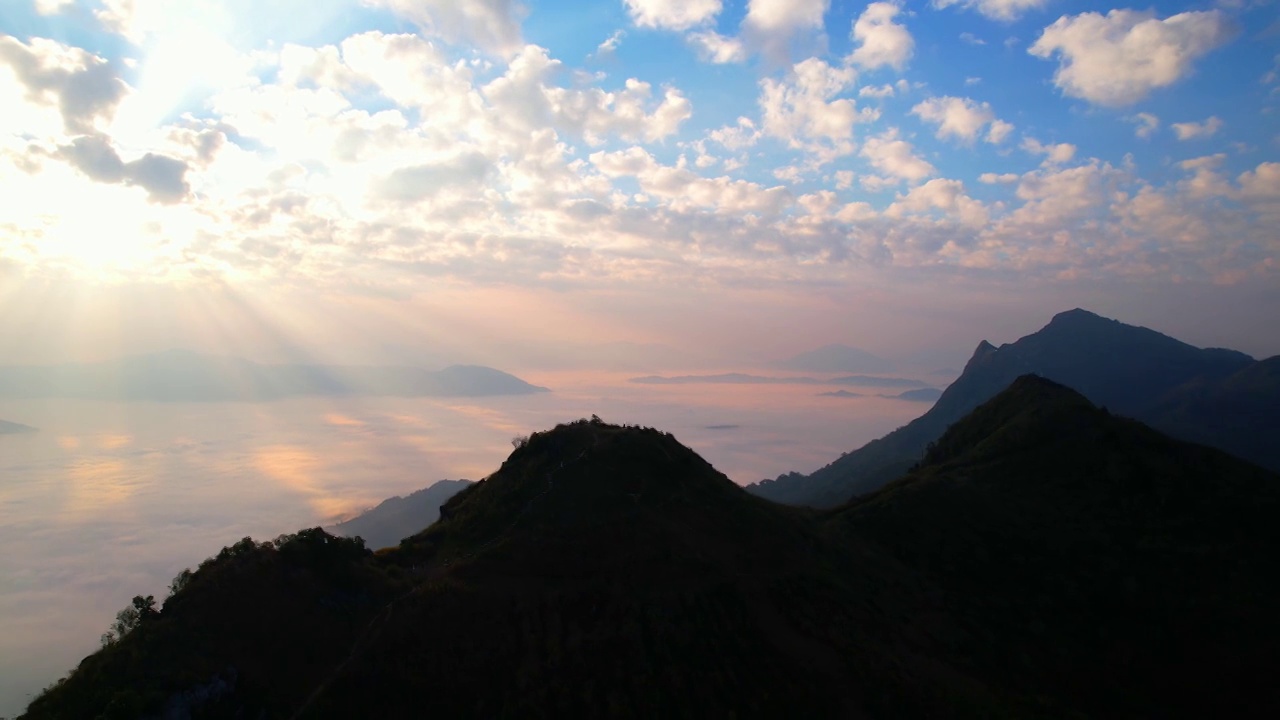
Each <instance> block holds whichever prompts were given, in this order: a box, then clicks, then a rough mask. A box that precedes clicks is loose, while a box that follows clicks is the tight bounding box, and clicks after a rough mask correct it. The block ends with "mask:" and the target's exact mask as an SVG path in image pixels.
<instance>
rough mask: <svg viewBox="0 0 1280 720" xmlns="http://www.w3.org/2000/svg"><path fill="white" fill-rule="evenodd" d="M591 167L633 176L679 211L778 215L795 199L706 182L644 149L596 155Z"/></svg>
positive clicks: (749, 186) (736, 183) (775, 190)
mask: <svg viewBox="0 0 1280 720" xmlns="http://www.w3.org/2000/svg"><path fill="white" fill-rule="evenodd" d="M589 159H590V160H591V164H592V165H594V166H595V167H596V168H597V169H599V170H600V172H601V173H603V174H604V175H605V176H607V177H610V178H617V177H624V176H630V177H634V178H636V180H637V181H638V182H639V183H640V188H641V190H642V191H643V192H644V193H645V194H647V195H649V196H652V197H655V198H659V199H661V200H663V201H665V202H666V203H667V204H668V205H669V206H670V207H672V208H674V209H676V210H687V209H690V208H706V209H710V210H712V211H714V212H716V213H719V214H727V215H732V214H735V213H744V212H748V213H762V214H765V215H776V214H777V213H779V212H781V211H782V209H783V208H785V207H786V206H788V205H790V204H791V203H792V202H793V201H794V198H793V196H792V195H791V192H790V191H789V190H787V189H786V188H785V187H782V186H776V187H771V188H766V187H764V186H761V185H758V184H756V183H753V182H747V181H745V180H733V179H730V178H727V177H718V178H704V177H702V176H701V175H698V174H696V173H694V172H692V171H690V170H688V169H687V168H682V167H679V166H677V167H671V166H669V165H662V164H661V163H659V162H658V161H657V160H656V159H654V157H653V155H651V154H649V152H648V151H647V150H645V149H643V148H639V147H631V148H628V149H626V150H620V151H617V152H594V153H591V155H590V157H589Z"/></svg>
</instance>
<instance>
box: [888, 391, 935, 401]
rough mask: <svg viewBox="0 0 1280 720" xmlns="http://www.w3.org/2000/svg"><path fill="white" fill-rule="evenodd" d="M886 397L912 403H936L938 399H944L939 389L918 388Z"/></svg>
mask: <svg viewBox="0 0 1280 720" xmlns="http://www.w3.org/2000/svg"><path fill="white" fill-rule="evenodd" d="M884 397H887V398H893V399H895V400H910V401H911V402H936V401H937V399H938V398H940V397H942V391H941V390H939V389H938V388H917V389H915V390H907V391H905V392H900V393H898V394H897V395H885V396H884Z"/></svg>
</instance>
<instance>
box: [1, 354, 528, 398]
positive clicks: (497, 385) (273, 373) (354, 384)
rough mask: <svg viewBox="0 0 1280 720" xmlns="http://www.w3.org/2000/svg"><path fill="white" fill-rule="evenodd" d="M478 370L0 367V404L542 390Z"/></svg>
mask: <svg viewBox="0 0 1280 720" xmlns="http://www.w3.org/2000/svg"><path fill="white" fill-rule="evenodd" d="M546 391H547V390H546V388H541V387H537V386H535V385H530V384H528V383H526V382H525V381H523V380H521V379H520V378H517V377H515V376H514V375H509V374H507V373H504V372H501V371H499V370H494V369H493V368H487V367H482V366H477V365H454V366H450V367H447V368H444V369H443V370H438V371H431V370H424V369H422V368H416V367H401V366H358V365H351V366H341V365H262V364H258V363H255V362H251V361H249V360H244V359H241V358H234V357H219V356H214V355H203V354H199V353H193V352H187V351H182V350H171V351H168V352H162V353H155V354H151V355H138V356H133V357H127V358H123V359H120V360H113V361H109V362H100V363H80V364H67V365H45V366H31V365H28V366H12V365H11V366H0V398H48V397H67V398H83V399H94V400H148V401H173V402H181V401H186V402H213V401H230V400H239V401H258V400H276V399H280V398H287V397H298V396H321V397H338V396H360V395H387V396H398V397H449V396H460V397H480V396H487V395H524V394H529V393H537V392H546Z"/></svg>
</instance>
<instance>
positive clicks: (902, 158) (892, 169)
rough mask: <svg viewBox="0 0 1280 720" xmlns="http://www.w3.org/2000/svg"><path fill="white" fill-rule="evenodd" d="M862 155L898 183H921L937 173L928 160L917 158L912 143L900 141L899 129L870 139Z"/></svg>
mask: <svg viewBox="0 0 1280 720" xmlns="http://www.w3.org/2000/svg"><path fill="white" fill-rule="evenodd" d="M861 154H862V156H863V157H865V158H866V159H867V160H868V161H870V163H871V166H872V167H874V168H875V169H876V170H878V171H880V172H882V173H885V174H886V175H888V176H890V177H892V178H895V179H896V180H897V181H902V180H907V181H910V182H919V181H920V180H923V179H925V178H927V177H929V176H930V175H933V174H934V173H935V172H937V171H936V170H935V169H934V167H933V165H930V164H929V162H928V161H927V160H924V159H923V158H920V157H917V156H916V154H915V149H914V148H913V147H911V143H909V142H907V141H906V140H900V139H898V131H897V129H891V130H889V131H887V132H885V133H883V134H881V135H880V136H878V137H873V138H868V139H867V141H866V142H865V143H863V145H862V153H861Z"/></svg>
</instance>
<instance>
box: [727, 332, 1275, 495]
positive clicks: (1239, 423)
mask: <svg viewBox="0 0 1280 720" xmlns="http://www.w3.org/2000/svg"><path fill="white" fill-rule="evenodd" d="M1270 362H1271V361H1268V363H1270ZM1255 365H1259V363H1257V362H1256V361H1254V360H1253V358H1251V357H1249V356H1248V355H1245V354H1243V353H1239V352H1236V351H1233V350H1222V349H1208V350H1202V349H1200V348H1197V347H1194V346H1191V345H1188V344H1186V343H1183V342H1180V341H1178V340H1175V339H1173V338H1171V337H1167V336H1165V335H1161V334H1160V333H1158V332H1155V331H1154V330H1149V329H1147V328H1142V327H1135V326H1132V325H1125V324H1123V323H1120V322H1117V321H1115V320H1109V319H1107V318H1103V317H1100V316H1098V315H1095V314H1093V313H1090V312H1087V311H1084V310H1079V309H1077V310H1071V311H1068V312H1064V313H1060V314H1058V315H1056V316H1055V317H1054V318H1053V320H1052V321H1050V323H1049V324H1048V325H1046V326H1045V327H1044V328H1042V329H1041V330H1039V331H1038V332H1036V333H1033V334H1031V335H1028V336H1026V337H1024V338H1022V339H1020V340H1018V341H1017V342H1015V343H1012V344H1007V345H1003V346H1001V347H1000V348H996V347H994V346H992V345H991V344H990V343H988V342H986V341H985V340H984V341H983V342H981V343H980V344H979V345H978V348H977V349H976V350H975V351H974V353H973V357H972V358H971V359H970V360H969V363H968V365H966V366H965V369H964V372H963V373H962V374H961V375H960V377H959V378H957V379H956V381H955V382H953V383H952V384H951V385H950V386H949V387H948V388H947V389H946V390H945V391H944V392H943V394H942V395H941V397H940V398H939V399H938V401H937V402H936V403H935V404H934V406H933V407H932V408H931V409H930V410H929V411H928V412H927V413H925V414H924V415H922V416H921V417H919V418H916V419H915V420H913V421H911V422H910V423H909V424H907V425H906V426H904V427H901V428H898V429H897V430H895V431H893V432H891V433H889V434H888V435H886V436H884V437H882V438H880V439H878V440H873V441H872V442H870V443H868V444H866V445H865V446H863V447H862V448H860V449H858V450H856V451H853V452H850V453H847V454H845V455H844V456H842V457H841V458H839V459H838V460H836V461H835V462H833V463H831V464H830V465H827V466H826V467H824V468H821V469H819V470H817V471H815V472H814V473H812V474H810V475H797V474H794V473H793V474H790V475H784V476H780V477H779V478H777V479H775V480H766V481H762V482H760V483H756V484H754V485H751V486H750V487H749V490H750V491H751V492H754V493H756V494H758V495H760V496H762V497H766V498H769V499H772V500H775V501H777V502H782V503H787V504H794V505H811V506H815V507H834V506H836V505H839V504H840V503H842V502H844V501H846V500H848V499H849V498H851V497H854V496H855V495H860V494H865V493H868V492H871V491H873V490H875V489H877V488H879V487H881V486H883V485H884V484H885V483H887V482H889V481H890V480H892V479H893V478H895V477H897V476H898V475H900V474H901V473H902V472H904V471H905V470H906V469H907V468H908V467H910V466H911V465H912V464H914V463H915V462H917V461H918V460H919V459H920V457H921V455H922V454H923V452H924V450H925V447H926V446H927V445H928V444H929V443H930V442H932V441H934V440H936V439H937V438H939V437H940V436H941V435H942V433H943V432H944V431H945V430H946V429H947V426H949V425H950V424H951V423H953V422H955V421H956V420H959V419H960V418H961V417H963V416H964V415H965V414H966V413H968V412H969V411H971V410H973V409H974V408H975V407H977V406H978V405H980V404H981V403H983V402H985V401H986V400H988V399H989V398H991V397H993V396H995V395H996V394H997V393H999V392H1000V391H1001V390H1003V389H1004V388H1006V387H1008V386H1009V384H1010V383H1011V382H1013V380H1014V379H1016V378H1017V377H1018V376H1020V375H1023V374H1026V373H1036V374H1038V375H1042V376H1044V377H1046V378H1049V379H1052V380H1055V381H1057V382H1060V383H1062V384H1064V385H1066V386H1068V387H1071V388H1073V389H1075V390H1078V391H1079V392H1081V393H1083V394H1084V396H1085V397H1087V398H1088V399H1089V400H1090V401H1092V402H1094V403H1097V404H1099V405H1105V406H1106V407H1108V408H1109V409H1110V410H1112V411H1114V412H1117V413H1120V414H1122V415H1126V416H1129V417H1135V418H1139V419H1141V420H1143V421H1145V422H1148V423H1150V424H1152V425H1153V426H1155V427H1157V428H1162V429H1166V430H1169V431H1171V432H1174V433H1176V434H1177V435H1178V436H1180V437H1183V438H1185V439H1191V440H1195V441H1199V442H1210V443H1214V444H1218V445H1219V446H1221V447H1223V448H1224V449H1228V450H1230V449H1231V448H1232V447H1237V448H1239V447H1246V448H1251V449H1253V450H1255V452H1253V453H1252V454H1248V455H1245V457H1246V458H1247V459H1249V460H1252V461H1254V462H1259V463H1262V464H1263V465H1264V466H1266V467H1269V468H1272V469H1280V443H1276V442H1273V441H1271V440H1269V439H1268V438H1274V437H1276V435H1275V433H1274V430H1271V429H1270V428H1274V427H1275V424H1276V422H1278V421H1277V420H1276V418H1278V417H1280V394H1277V393H1276V392H1275V390H1274V388H1271V389H1269V390H1268V388H1269V387H1270V386H1268V385H1267V384H1266V380H1265V378H1266V377H1268V375H1267V372H1265V369H1266V367H1271V366H1266V367H1264V368H1263V370H1261V371H1253V372H1257V373H1258V375H1259V376H1261V377H1260V378H1259V379H1258V380H1257V382H1256V383H1255V382H1254V381H1253V378H1254V376H1253V375H1252V374H1248V373H1246V375H1245V376H1244V377H1242V378H1241V379H1239V380H1238V381H1237V384H1236V385H1232V387H1237V386H1238V387H1241V388H1243V387H1249V388H1253V389H1252V390H1249V391H1244V392H1245V394H1246V395H1253V394H1254V393H1255V390H1256V391H1257V392H1261V393H1262V394H1260V395H1256V396H1255V403H1256V404H1258V405H1259V406H1260V407H1261V411H1262V412H1263V414H1266V413H1267V412H1270V418H1269V419H1264V420H1263V421H1262V422H1260V423H1259V424H1257V425H1256V426H1255V425H1252V424H1251V423H1254V421H1255V420H1256V412H1254V411H1253V410H1250V411H1247V412H1238V411H1237V408H1238V405H1237V404H1234V403H1232V402H1227V401H1225V400H1224V401H1223V402H1221V403H1218V404H1217V405H1214V404H1213V403H1212V401H1211V400H1210V399H1209V398H1211V397H1215V396H1216V397H1225V396H1219V395H1218V394H1217V390H1215V388H1219V387H1225V386H1224V385H1222V384H1223V383H1224V382H1226V381H1227V380H1228V379H1229V378H1231V377H1232V376H1233V375H1236V374H1237V373H1241V372H1243V371H1246V370H1249V369H1250V368H1253V367H1254V366H1255ZM1196 387H1200V388H1204V389H1205V390H1204V392H1203V393H1199V394H1195V393H1192V394H1190V395H1189V394H1188V393H1190V392H1191V391H1190V388H1196ZM1224 392H1229V391H1224ZM1238 395H1239V392H1237V393H1236V395H1233V397H1236V396H1238ZM1176 398H1182V403H1181V404H1176V406H1177V407H1182V408H1184V409H1185V410H1186V411H1185V412H1183V413H1182V414H1181V415H1180V416H1178V417H1180V418H1181V420H1180V421H1179V422H1177V423H1175V422H1174V421H1173V416H1172V414H1171V412H1170V410H1169V408H1170V407H1171V406H1170V403H1172V402H1175V399H1176ZM1196 403H1200V404H1199V405H1196ZM1205 403H1208V404H1207V405H1206V404H1205ZM1209 406H1213V407H1216V408H1218V410H1219V411H1221V412H1220V413H1219V414H1217V415H1214V416H1204V415H1197V414H1196V413H1195V412H1192V411H1191V410H1190V408H1192V407H1209ZM1255 410H1256V408H1255ZM1216 427H1227V428H1230V433H1217V432H1214V431H1213V430H1212V428H1216ZM1227 435H1231V436H1232V437H1229V438H1228V437H1227Z"/></svg>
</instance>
